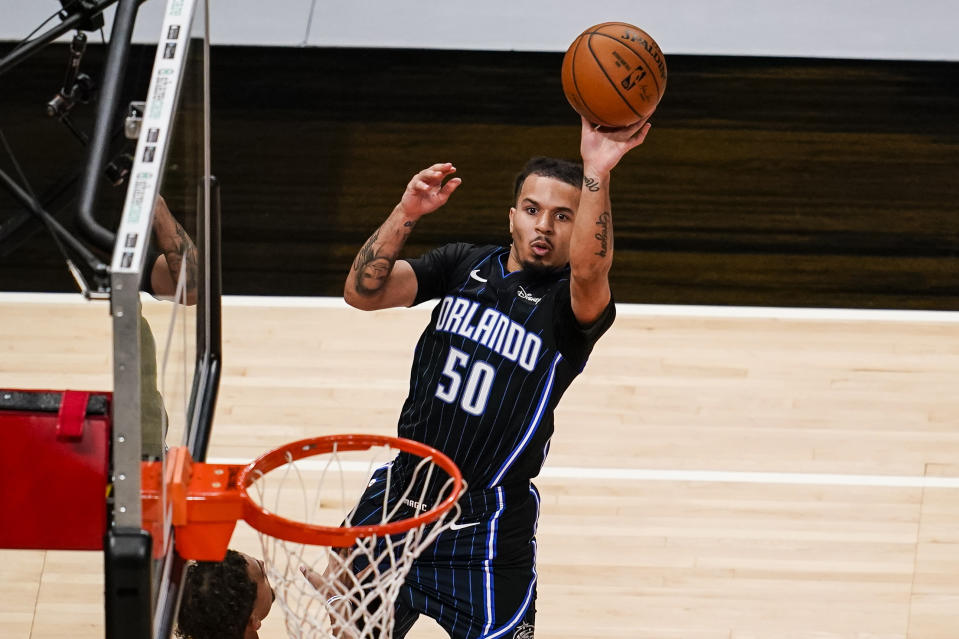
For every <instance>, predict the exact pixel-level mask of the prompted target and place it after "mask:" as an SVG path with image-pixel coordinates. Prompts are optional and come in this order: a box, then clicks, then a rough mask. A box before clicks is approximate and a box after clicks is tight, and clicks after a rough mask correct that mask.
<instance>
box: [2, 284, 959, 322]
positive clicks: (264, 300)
mask: <svg viewBox="0 0 959 639" xmlns="http://www.w3.org/2000/svg"><path fill="white" fill-rule="evenodd" d="M141 297H144V298H145V299H147V300H151V299H153V298H152V297H150V296H149V295H148V294H147V293H142V294H141ZM3 303H13V304H99V303H102V302H99V301H89V300H87V299H85V298H84V297H83V296H82V295H80V294H79V293H15V292H14V293H11V292H0V304H3ZM222 304H223V306H224V307H226V308H230V307H239V308H246V307H256V308H330V309H342V310H346V309H351V308H352V307H350V306H349V305H347V303H346V302H344V301H343V298H341V297H279V296H258V295H224V296H223V301H222ZM433 304H435V303H433ZM433 304H430V303H426V304H421V305H420V306H419V307H417V308H416V309H414V310H428V309H432V307H433ZM616 313H617V314H618V315H619V316H621V317H688V318H720V319H723V318H726V319H777V320H810V321H821V320H829V321H853V322H859V321H875V322H916V323H934V324H959V311H927V310H908V309H859V308H806V307H795V308H793V307H782V306H704V305H694V304H690V305H681V304H616Z"/></svg>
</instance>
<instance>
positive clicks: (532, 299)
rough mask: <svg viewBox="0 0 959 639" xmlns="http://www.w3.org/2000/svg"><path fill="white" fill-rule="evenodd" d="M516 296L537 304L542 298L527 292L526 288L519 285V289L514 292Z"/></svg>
mask: <svg viewBox="0 0 959 639" xmlns="http://www.w3.org/2000/svg"><path fill="white" fill-rule="evenodd" d="M516 297H518V298H520V299H521V300H526V301H527V302H532V303H533V304H539V302H540V300H542V299H543V298H542V297H533V296H532V295H530V294H529V293H527V292H526V289H525V288H523V287H522V286H520V287H519V290H518V291H517V292H516Z"/></svg>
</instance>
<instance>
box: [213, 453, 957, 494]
mask: <svg viewBox="0 0 959 639" xmlns="http://www.w3.org/2000/svg"><path fill="white" fill-rule="evenodd" d="M249 461H250V460H249V459H233V458H225V457H221V458H210V459H207V462H208V463H211V464H246V463H249ZM296 465H297V467H298V468H300V469H301V470H304V471H320V470H323V469H325V468H329V467H330V465H329V464H327V463H326V462H325V461H298V462H297V463H296ZM341 465H342V468H343V470H344V471H346V472H368V471H369V470H370V465H369V464H366V463H363V462H350V461H344V462H341ZM539 476H540V477H542V478H548V479H618V480H622V481H685V482H699V483H734V484H798V485H804V486H880V487H891V488H959V477H915V476H907V475H840V474H831V473H761V472H733V471H724V470H662V469H645V468H580V467H576V466H547V467H546V468H544V469H543V470H542V472H540V475H539ZM534 481H535V480H534Z"/></svg>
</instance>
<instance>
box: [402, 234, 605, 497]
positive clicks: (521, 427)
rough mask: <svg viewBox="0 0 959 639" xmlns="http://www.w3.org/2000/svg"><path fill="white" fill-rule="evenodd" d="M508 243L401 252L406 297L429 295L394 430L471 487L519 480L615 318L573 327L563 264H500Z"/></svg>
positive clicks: (541, 453) (533, 464)
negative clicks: (407, 274) (438, 456)
mask: <svg viewBox="0 0 959 639" xmlns="http://www.w3.org/2000/svg"><path fill="white" fill-rule="evenodd" d="M508 257H509V249H508V248H505V247H501V246H473V245H470V244H448V245H446V246H443V247H440V248H438V249H435V250H433V251H431V252H429V253H427V254H425V255H423V256H422V257H419V258H417V259H412V260H409V263H410V265H411V266H412V267H413V271H414V273H415V274H416V279H417V283H418V291H417V295H416V300H415V302H414V304H419V303H421V302H424V301H427V300H431V299H439V300H440V302H439V304H437V306H436V308H435V309H434V311H433V314H432V317H431V320H430V324H429V325H428V326H427V327H426V330H424V331H423V334H422V336H421V337H420V339H419V341H418V342H417V344H416V350H415V353H414V357H413V364H412V371H411V375H410V389H409V395H408V396H407V399H406V402H405V404H404V405H403V411H402V414H401V415H400V419H399V435H400V436H401V437H407V438H409V439H414V440H417V441H420V442H423V443H426V444H429V445H431V446H433V447H435V448H438V449H439V450H441V451H443V452H444V453H446V454H447V455H449V456H450V457H451V458H452V459H453V461H454V462H455V463H456V464H457V466H459V468H460V470H461V471H462V473H463V477H464V478H465V479H466V481H467V482H468V484H469V486H470V489H471V490H481V489H485V488H491V487H495V486H501V485H510V484H515V483H521V482H528V481H529V480H530V479H531V478H532V477H535V476H536V475H537V474H538V473H539V471H540V468H541V467H542V465H543V462H544V460H545V458H546V453H547V451H548V448H549V440H550V437H551V436H552V434H553V410H554V409H555V408H556V405H557V403H558V402H559V400H560V398H561V397H562V396H563V393H564V392H565V391H566V389H567V388H568V387H569V385H570V383H571V382H572V381H573V379H574V378H575V377H576V376H577V375H578V374H579V373H580V372H581V371H582V370H583V367H584V366H585V364H586V360H587V358H588V356H589V354H590V352H591V351H592V348H593V345H594V344H595V343H596V340H597V339H599V337H600V336H601V335H602V334H603V333H604V332H605V331H606V330H607V329H608V328H609V326H610V325H611V324H612V322H613V319H614V317H615V307H614V305H613V302H612V300H610V303H609V306H608V307H607V308H606V310H605V311H604V312H603V315H602V316H601V317H600V318H599V320H598V321H596V322H595V323H594V324H593V325H592V326H590V327H588V328H582V327H581V326H580V325H579V323H578V322H577V321H576V318H575V316H574V315H573V311H572V308H571V306H570V293H569V269H568V268H566V269H564V270H562V271H559V272H556V273H553V274H550V275H542V274H539V273H535V272H532V271H528V270H519V271H514V272H512V273H511V272H509V271H508V270H507V268H506V264H507V258H508Z"/></svg>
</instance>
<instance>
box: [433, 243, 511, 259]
mask: <svg viewBox="0 0 959 639" xmlns="http://www.w3.org/2000/svg"><path fill="white" fill-rule="evenodd" d="M439 250H441V251H443V252H444V253H446V255H447V256H449V257H451V258H453V259H454V260H455V261H457V262H472V261H475V260H484V259H486V258H488V257H489V256H491V255H493V254H494V253H496V252H498V251H503V250H505V248H504V247H502V246H497V245H495V244H470V243H468V242H451V243H450V244H446V245H444V246H441V247H440V249H439Z"/></svg>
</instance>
